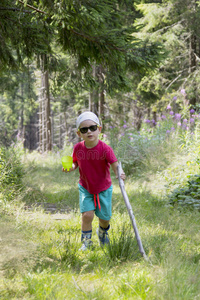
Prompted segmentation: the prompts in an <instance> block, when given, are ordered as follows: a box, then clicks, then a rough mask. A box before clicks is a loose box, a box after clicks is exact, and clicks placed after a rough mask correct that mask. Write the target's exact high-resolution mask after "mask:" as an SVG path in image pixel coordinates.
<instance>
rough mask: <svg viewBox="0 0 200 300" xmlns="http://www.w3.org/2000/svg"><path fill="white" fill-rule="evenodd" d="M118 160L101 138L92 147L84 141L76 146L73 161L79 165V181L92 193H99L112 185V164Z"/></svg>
mask: <svg viewBox="0 0 200 300" xmlns="http://www.w3.org/2000/svg"><path fill="white" fill-rule="evenodd" d="M116 161H117V158H116V156H115V154H114V151H113V149H112V148H111V147H110V146H108V145H107V144H105V143H104V142H102V141H101V140H99V142H98V144H97V145H96V146H95V147H93V148H90V149H88V148H86V147H85V142H84V141H82V142H80V143H78V144H76V145H75V146H74V151H73V162H77V163H78V166H79V173H80V180H79V183H80V185H82V186H83V187H84V188H85V189H86V190H87V191H88V192H89V193H90V194H99V193H100V192H102V191H105V190H106V189H108V188H109V187H110V186H111V184H112V182H111V178H110V164H112V163H114V162H116Z"/></svg>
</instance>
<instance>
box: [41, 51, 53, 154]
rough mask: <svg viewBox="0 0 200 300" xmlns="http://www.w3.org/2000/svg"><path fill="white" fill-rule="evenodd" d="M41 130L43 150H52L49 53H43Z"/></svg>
mask: <svg viewBox="0 0 200 300" xmlns="http://www.w3.org/2000/svg"><path fill="white" fill-rule="evenodd" d="M41 72H42V74H41V79H42V80H41V84H42V87H41V99H40V101H41V103H40V104H41V107H40V114H41V115H40V117H41V123H42V124H41V127H42V128H41V131H40V142H41V144H42V152H44V151H51V150H52V141H51V117H50V94H49V74H48V69H47V55H46V54H42V55H41Z"/></svg>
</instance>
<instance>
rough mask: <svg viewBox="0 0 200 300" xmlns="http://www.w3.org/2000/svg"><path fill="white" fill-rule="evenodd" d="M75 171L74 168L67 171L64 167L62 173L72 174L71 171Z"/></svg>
mask: <svg viewBox="0 0 200 300" xmlns="http://www.w3.org/2000/svg"><path fill="white" fill-rule="evenodd" d="M73 170H74V169H73V167H72V168H71V169H69V171H68V170H67V169H64V168H63V167H62V172H65V173H69V172H71V171H73Z"/></svg>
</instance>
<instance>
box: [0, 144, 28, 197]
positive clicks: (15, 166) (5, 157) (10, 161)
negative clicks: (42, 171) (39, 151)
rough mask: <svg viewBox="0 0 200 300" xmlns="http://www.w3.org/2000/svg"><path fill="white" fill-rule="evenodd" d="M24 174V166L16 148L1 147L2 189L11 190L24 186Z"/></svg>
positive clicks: (0, 175)
mask: <svg viewBox="0 0 200 300" xmlns="http://www.w3.org/2000/svg"><path fill="white" fill-rule="evenodd" d="M23 175H24V170H23V166H22V163H21V160H20V157H19V154H18V153H17V152H16V151H15V150H14V148H12V147H11V148H9V149H7V148H4V147H1V148H0V190H1V191H4V192H5V191H9V190H10V189H11V188H12V189H14V190H17V189H19V188H20V187H21V186H22V178H23Z"/></svg>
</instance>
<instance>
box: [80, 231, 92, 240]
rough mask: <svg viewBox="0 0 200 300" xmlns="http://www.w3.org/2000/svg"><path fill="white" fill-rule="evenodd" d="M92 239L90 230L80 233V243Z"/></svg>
mask: <svg viewBox="0 0 200 300" xmlns="http://www.w3.org/2000/svg"><path fill="white" fill-rule="evenodd" d="M91 238H92V230H89V231H83V230H82V232H81V242H82V241H84V240H91Z"/></svg>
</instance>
